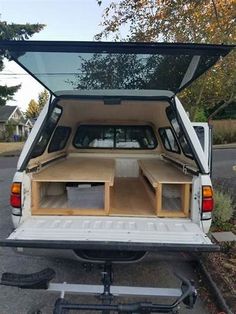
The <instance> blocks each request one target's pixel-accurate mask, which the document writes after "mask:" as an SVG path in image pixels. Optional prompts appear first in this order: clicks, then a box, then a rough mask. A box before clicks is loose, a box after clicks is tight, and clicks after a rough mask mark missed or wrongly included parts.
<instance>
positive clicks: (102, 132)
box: [73, 125, 157, 149]
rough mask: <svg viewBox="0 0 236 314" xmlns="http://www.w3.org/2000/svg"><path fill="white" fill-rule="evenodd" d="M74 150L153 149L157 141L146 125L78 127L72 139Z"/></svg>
mask: <svg viewBox="0 0 236 314" xmlns="http://www.w3.org/2000/svg"><path fill="white" fill-rule="evenodd" d="M73 143H74V146H75V147H76V148H86V149H87V148H89V149H91V148H92V149H94V148H108V149H109V148H110V149H154V148H156V147H157V140H156V137H155V134H154V132H153V130H152V128H151V127H150V126H148V125H132V126H124V125H112V126H111V125H80V126H79V127H78V129H77V132H76V134H75V138H74V141H73Z"/></svg>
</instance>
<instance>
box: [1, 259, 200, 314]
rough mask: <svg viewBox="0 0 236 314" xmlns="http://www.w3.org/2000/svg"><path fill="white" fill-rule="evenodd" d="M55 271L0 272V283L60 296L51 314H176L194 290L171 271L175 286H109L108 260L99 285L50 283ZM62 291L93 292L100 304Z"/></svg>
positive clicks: (188, 303)
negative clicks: (128, 299) (121, 300)
mask: <svg viewBox="0 0 236 314" xmlns="http://www.w3.org/2000/svg"><path fill="white" fill-rule="evenodd" d="M54 276H55V272H54V271H53V270H52V269H49V268H48V269H45V270H43V271H41V272H38V273H34V274H27V275H22V274H13V273H5V274H3V275H2V279H1V282H0V284H1V285H7V286H16V287H19V288H21V289H41V290H42V289H44V290H46V291H49V292H50V291H51V292H59V293H60V294H61V295H60V298H58V299H57V300H56V303H55V305H54V310H53V314H67V313H69V311H81V312H82V313H85V312H87V311H97V312H98V311H99V312H101V313H102V314H110V313H111V312H112V313H119V314H121V313H122V314H130V313H136V314H151V313H178V310H179V306H180V303H181V302H183V303H184V304H185V305H186V306H187V307H188V308H193V306H194V304H195V302H196V298H197V292H196V289H195V287H194V283H193V281H189V280H188V279H186V278H184V277H183V276H181V275H179V274H177V273H175V276H176V277H177V278H178V279H179V280H180V281H181V287H180V288H179V289H178V288H149V287H128V286H113V285H112V283H113V270H112V264H111V262H106V263H105V264H104V269H103V271H102V279H101V282H102V284H101V285H85V284H82V285H80V284H67V283H51V282H50V281H51V280H52V279H53V278H54ZM66 293H76V294H80V295H81V294H84V295H94V296H96V297H97V298H98V299H99V300H100V302H101V303H99V304H74V303H69V302H68V301H67V300H66V299H65V294H66ZM115 296H125V297H127V296H131V297H132V296H135V297H137V296H138V297H156V298H157V297H171V298H175V301H174V302H173V303H170V304H163V303H161V304H159V303H152V302H136V303H127V304H121V303H120V304H112V301H113V299H114V297H115Z"/></svg>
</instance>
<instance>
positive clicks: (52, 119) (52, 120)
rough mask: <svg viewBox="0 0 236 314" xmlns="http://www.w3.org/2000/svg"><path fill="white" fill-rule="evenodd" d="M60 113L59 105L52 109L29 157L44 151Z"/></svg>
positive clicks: (36, 155) (34, 156)
mask: <svg viewBox="0 0 236 314" xmlns="http://www.w3.org/2000/svg"><path fill="white" fill-rule="evenodd" d="M61 115H62V108H61V107H58V106H57V107H55V108H54V109H53V110H52V113H51V115H50V116H49V117H48V119H47V121H46V123H45V125H44V128H43V130H42V133H41V135H40V138H39V140H38V142H37V144H36V145H35V147H34V149H33V151H32V153H31V158H36V157H38V156H40V155H42V154H43V153H44V151H45V149H46V147H47V145H48V143H49V140H50V138H51V136H52V134H53V132H54V130H55V127H56V125H57V123H58V121H59V119H60V117H61Z"/></svg>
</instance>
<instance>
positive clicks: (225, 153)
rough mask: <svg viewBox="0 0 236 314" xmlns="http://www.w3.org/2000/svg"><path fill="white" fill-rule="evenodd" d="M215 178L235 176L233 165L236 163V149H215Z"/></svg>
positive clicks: (213, 170)
mask: <svg viewBox="0 0 236 314" xmlns="http://www.w3.org/2000/svg"><path fill="white" fill-rule="evenodd" d="M212 157H213V158H212V159H213V169H212V175H213V178H219V177H220V178H222V177H223V178H234V180H235V179H236V172H235V171H233V166H234V165H236V149H215V150H213V156H212Z"/></svg>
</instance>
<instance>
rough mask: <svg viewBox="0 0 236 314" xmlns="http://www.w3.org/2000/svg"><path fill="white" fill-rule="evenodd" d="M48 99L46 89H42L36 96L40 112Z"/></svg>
mask: <svg viewBox="0 0 236 314" xmlns="http://www.w3.org/2000/svg"><path fill="white" fill-rule="evenodd" d="M48 99H49V93H48V91H47V90H46V89H44V90H43V91H42V92H41V93H39V95H38V106H39V109H40V111H41V110H42V109H43V107H44V105H45V104H46V103H47V101H48Z"/></svg>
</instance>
